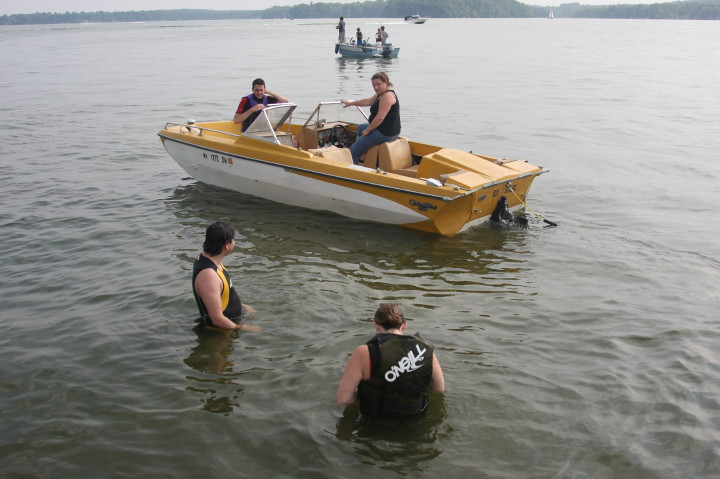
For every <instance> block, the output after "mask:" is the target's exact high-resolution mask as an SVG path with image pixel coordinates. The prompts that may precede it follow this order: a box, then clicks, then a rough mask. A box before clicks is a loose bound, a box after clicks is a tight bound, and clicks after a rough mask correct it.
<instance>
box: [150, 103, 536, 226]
mask: <svg viewBox="0 0 720 479" xmlns="http://www.w3.org/2000/svg"><path fill="white" fill-rule="evenodd" d="M295 108H296V105H295V104H293V103H281V104H275V105H268V106H267V107H266V108H265V109H264V110H262V114H261V115H259V116H258V118H257V119H256V120H255V121H254V122H253V124H252V125H250V127H249V128H248V129H247V130H246V131H245V132H241V131H240V125H236V124H234V123H233V122H232V121H218V122H203V123H195V122H193V121H188V122H187V123H186V124H177V123H167V124H166V125H165V128H164V129H162V130H160V132H159V133H158V135H159V136H160V138H161V139H162V142H163V145H164V146H165V149H166V150H167V152H168V153H169V154H170V156H171V157H172V158H173V159H174V160H175V161H176V162H177V163H178V164H179V165H180V166H181V167H182V168H183V169H184V170H185V171H186V172H187V173H188V174H189V175H191V176H192V177H193V178H195V179H197V180H198V181H201V182H203V183H208V184H211V185H215V186H219V187H222V188H227V189H230V190H235V191H239V192H241V193H246V194H250V195H254V196H260V197H263V198H267V199H269V200H272V201H277V202H280V203H285V204H288V205H294V206H302V207H305V208H312V209H318V210H327V211H333V212H335V213H339V214H341V215H344V216H348V217H351V218H357V219H362V220H369V221H377V222H381V223H389V224H395V225H400V226H405V227H408V228H414V229H417V230H421V231H427V232H431V233H439V234H442V235H454V234H456V233H459V232H461V231H464V230H465V229H467V228H469V227H471V226H473V225H477V224H480V223H483V222H485V221H487V220H488V219H490V215H491V214H492V213H493V210H494V209H495V207H496V206H497V205H498V203H499V202H500V199H501V198H503V197H505V198H506V201H507V205H508V208H509V210H510V211H514V210H516V209H518V208H520V207H522V206H523V205H524V203H525V198H526V197H527V194H528V190H529V189H530V185H531V183H532V181H533V179H534V178H535V177H536V176H537V175H540V174H542V173H545V172H547V171H548V170H547V169H545V168H542V167H539V166H535V165H532V164H530V163H527V162H525V161H519V160H504V159H497V158H491V157H488V156H482V155H477V154H474V153H470V152H466V151H462V150H458V149H452V148H443V147H440V146H433V145H428V144H425V143H418V142H415V141H412V140H409V139H407V138H404V137H400V138H398V139H397V140H395V141H393V142H390V143H383V144H381V145H378V146H376V147H373V148H372V149H371V150H370V151H368V153H367V155H365V159H364V163H361V164H360V165H354V164H353V162H352V157H351V155H350V149H349V148H348V147H349V146H350V145H351V144H352V143H353V141H354V140H355V138H356V136H357V127H358V125H359V124H361V123H364V122H366V121H367V117H366V115H365V113H364V112H363V111H362V110H361V109H360V108H358V107H348V108H344V106H343V104H342V103H341V102H339V101H332V102H323V103H320V104H319V105H318V106H317V108H315V110H314V111H313V113H312V115H311V116H310V117H309V118H308V119H307V121H305V122H304V123H300V122H297V123H293V121H292V115H293V112H294V111H295Z"/></svg>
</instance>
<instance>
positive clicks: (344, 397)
mask: <svg viewBox="0 0 720 479" xmlns="http://www.w3.org/2000/svg"><path fill="white" fill-rule="evenodd" d="M369 377H370V352H369V351H368V347H367V346H365V345H362V346H358V347H357V348H355V351H353V353H352V355H351V356H350V359H348V362H347V365H346V366H345V372H344V373H343V377H342V379H341V380H340V384H339V385H338V389H337V394H336V395H335V398H336V400H337V403H338V406H347V405H349V404H352V403H354V402H355V401H357V388H358V385H359V384H360V381H362V380H363V379H368V378H369Z"/></svg>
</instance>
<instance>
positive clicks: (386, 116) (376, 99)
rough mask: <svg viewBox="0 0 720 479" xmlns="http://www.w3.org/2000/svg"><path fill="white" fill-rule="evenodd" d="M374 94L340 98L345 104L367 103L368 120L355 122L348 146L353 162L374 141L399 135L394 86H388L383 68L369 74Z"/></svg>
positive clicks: (383, 140) (397, 104)
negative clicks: (345, 98) (350, 98)
mask: <svg viewBox="0 0 720 479" xmlns="http://www.w3.org/2000/svg"><path fill="white" fill-rule="evenodd" d="M371 82H372V86H373V90H374V91H375V94H374V95H373V96H371V97H369V98H365V99H364V100H342V102H343V105H345V106H346V107H348V106H350V105H357V106H369V107H370V118H368V121H369V123H363V124H362V125H360V126H358V129H357V140H355V143H353V144H352V146H351V147H350V153H352V157H353V163H355V164H356V165H357V164H358V163H360V158H361V157H362V156H363V155H364V154H365V153H367V151H368V150H369V149H370V148H372V147H373V146H375V145H379V144H380V143H385V142H388V141H394V140H396V139H397V137H398V136H399V135H400V101H399V100H398V98H397V95H396V94H395V90H391V89H390V88H391V87H392V86H393V84H392V83H390V78H389V77H388V76H387V74H386V73H385V72H378V73H376V74H374V75H373V76H372V78H371Z"/></svg>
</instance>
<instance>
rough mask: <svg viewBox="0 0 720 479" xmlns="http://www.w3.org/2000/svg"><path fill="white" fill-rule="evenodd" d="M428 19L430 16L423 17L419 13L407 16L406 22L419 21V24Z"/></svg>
mask: <svg viewBox="0 0 720 479" xmlns="http://www.w3.org/2000/svg"><path fill="white" fill-rule="evenodd" d="M427 21H428V18H427V17H421V16H420V15H418V14H415V15H408V16H407V17H405V22H407V23H417V24H421V23H425V22H427Z"/></svg>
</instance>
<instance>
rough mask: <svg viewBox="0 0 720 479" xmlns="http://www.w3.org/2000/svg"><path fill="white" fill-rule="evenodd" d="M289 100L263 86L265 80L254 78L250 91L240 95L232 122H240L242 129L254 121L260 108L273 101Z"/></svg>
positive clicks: (282, 101) (284, 101) (245, 128)
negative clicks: (245, 94) (240, 98)
mask: <svg viewBox="0 0 720 479" xmlns="http://www.w3.org/2000/svg"><path fill="white" fill-rule="evenodd" d="M288 101H289V100H288V99H287V98H285V97H284V96H282V95H280V94H279V93H273V92H271V91H270V90H268V89H266V88H265V80H263V79H262V78H256V79H255V80H253V82H252V93H251V94H249V95H247V96H244V97H242V100H240V104H239V105H238V108H237V111H236V112H235V117H234V118H233V122H234V123H235V124H237V123H242V131H245V130H247V129H248V127H249V126H250V125H251V124H252V122H253V121H255V118H257V116H258V115H259V114H260V110H262V109H263V108H265V107H266V106H268V105H270V104H273V103H287V102H288Z"/></svg>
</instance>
